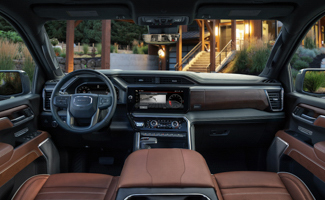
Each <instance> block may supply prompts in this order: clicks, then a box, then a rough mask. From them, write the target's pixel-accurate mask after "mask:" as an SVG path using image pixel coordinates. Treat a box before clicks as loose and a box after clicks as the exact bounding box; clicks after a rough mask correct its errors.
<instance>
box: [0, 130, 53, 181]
mask: <svg viewBox="0 0 325 200" xmlns="http://www.w3.org/2000/svg"><path fill="white" fill-rule="evenodd" d="M48 137H50V135H49V134H48V133H47V132H42V133H41V134H40V135H38V136H37V137H35V138H33V139H32V140H30V141H28V142H26V143H24V144H22V145H20V146H19V147H17V148H15V149H14V152H13V154H12V156H11V158H10V160H9V161H8V162H6V163H4V164H3V165H1V166H0V187H1V186H2V185H3V184H5V183H6V182H7V181H9V180H10V179H11V178H13V177H14V176H15V175H16V174H17V173H18V172H20V171H21V170H22V169H24V168H25V167H27V165H29V164H30V163H32V162H33V161H34V160H35V159H37V158H38V157H40V156H42V155H43V154H42V152H41V151H40V150H39V148H38V145H39V144H40V143H41V142H43V141H44V140H46V139H47V138H48Z"/></svg>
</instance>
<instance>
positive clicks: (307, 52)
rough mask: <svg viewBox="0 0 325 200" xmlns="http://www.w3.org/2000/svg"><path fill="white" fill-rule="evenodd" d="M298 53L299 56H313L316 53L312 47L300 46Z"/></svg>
mask: <svg viewBox="0 0 325 200" xmlns="http://www.w3.org/2000/svg"><path fill="white" fill-rule="evenodd" d="M299 55H300V56H309V57H312V58H315V57H316V53H315V51H314V50H312V49H305V48H301V49H300V51H299Z"/></svg>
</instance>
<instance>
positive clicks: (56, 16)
mask: <svg viewBox="0 0 325 200" xmlns="http://www.w3.org/2000/svg"><path fill="white" fill-rule="evenodd" d="M33 11H34V12H35V14H36V15H38V16H39V17H42V18H49V19H53V20H79V19H132V17H131V10H130V9H129V8H128V7H127V6H124V5H77V6H76V5H55V4H54V5H53V4H51V5H35V6H33Z"/></svg>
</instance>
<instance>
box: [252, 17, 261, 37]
mask: <svg viewBox="0 0 325 200" xmlns="http://www.w3.org/2000/svg"><path fill="white" fill-rule="evenodd" d="M250 31H251V33H250V37H256V38H257V39H262V20H250Z"/></svg>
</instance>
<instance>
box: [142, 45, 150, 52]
mask: <svg viewBox="0 0 325 200" xmlns="http://www.w3.org/2000/svg"><path fill="white" fill-rule="evenodd" d="M148 50H149V48H148V45H146V46H143V47H142V51H143V53H144V54H148Z"/></svg>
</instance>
